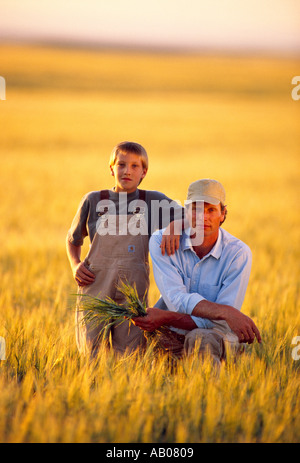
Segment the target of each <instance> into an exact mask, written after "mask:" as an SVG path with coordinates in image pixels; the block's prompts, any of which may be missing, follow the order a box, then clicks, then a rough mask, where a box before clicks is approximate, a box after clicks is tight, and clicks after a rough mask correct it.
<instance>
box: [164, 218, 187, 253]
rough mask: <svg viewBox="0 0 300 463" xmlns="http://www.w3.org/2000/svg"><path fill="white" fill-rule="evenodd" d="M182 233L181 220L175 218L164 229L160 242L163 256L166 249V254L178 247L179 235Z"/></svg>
mask: <svg viewBox="0 0 300 463" xmlns="http://www.w3.org/2000/svg"><path fill="white" fill-rule="evenodd" d="M181 234H182V221H181V220H175V221H173V222H171V223H170V224H169V225H168V226H167V227H166V229H165V231H164V233H163V235H162V240H161V244H160V248H161V253H162V255H163V256H164V255H165V252H166V251H167V254H168V256H170V255H171V254H175V252H176V251H177V250H178V249H179V243H180V236H181Z"/></svg>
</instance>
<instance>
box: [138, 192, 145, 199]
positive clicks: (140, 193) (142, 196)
mask: <svg viewBox="0 0 300 463" xmlns="http://www.w3.org/2000/svg"><path fill="white" fill-rule="evenodd" d="M139 199H142V200H143V201H145V200H146V191H145V190H139Z"/></svg>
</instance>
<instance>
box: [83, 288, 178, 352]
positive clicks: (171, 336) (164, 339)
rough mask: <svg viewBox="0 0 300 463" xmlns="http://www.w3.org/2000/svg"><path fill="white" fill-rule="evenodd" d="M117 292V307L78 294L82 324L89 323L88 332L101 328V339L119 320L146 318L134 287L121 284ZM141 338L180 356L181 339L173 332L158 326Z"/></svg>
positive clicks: (143, 304) (143, 305)
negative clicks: (122, 300) (119, 298)
mask: <svg viewBox="0 0 300 463" xmlns="http://www.w3.org/2000/svg"><path fill="white" fill-rule="evenodd" d="M118 290H119V291H120V292H121V293H122V294H123V295H124V298H125V303H124V304H117V303H116V302H115V301H114V300H113V299H112V298H110V297H108V296H107V297H105V298H104V299H101V298H100V297H97V296H91V295H89V294H80V297H81V298H82V299H81V303H80V307H81V309H80V310H82V311H84V317H83V319H82V322H83V323H86V324H89V326H90V327H91V328H92V329H93V328H96V327H97V326H99V325H100V324H101V325H103V328H102V330H103V332H104V333H103V334H104V337H105V336H107V334H108V333H109V329H110V328H111V327H112V326H113V325H115V324H117V323H120V321H121V322H122V321H124V320H125V319H128V320H132V319H133V318H134V317H145V316H146V315H147V310H146V302H145V297H144V299H143V301H140V299H139V296H138V293H137V290H136V287H135V286H131V285H129V284H128V283H124V282H122V284H121V285H120V286H119V287H118ZM145 336H146V338H147V340H148V341H151V342H154V343H155V346H156V347H157V348H160V349H162V350H163V351H166V352H168V353H170V354H172V355H174V356H176V357H180V355H181V351H182V340H181V339H180V336H179V335H177V333H175V332H174V331H171V330H170V329H169V328H167V327H160V328H157V329H156V330H155V331H153V332H151V333H150V332H145Z"/></svg>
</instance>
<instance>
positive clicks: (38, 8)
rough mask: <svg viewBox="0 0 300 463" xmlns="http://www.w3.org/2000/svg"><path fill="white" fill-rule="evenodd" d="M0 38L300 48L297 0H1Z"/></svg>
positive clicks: (291, 50)
mask: <svg viewBox="0 0 300 463" xmlns="http://www.w3.org/2000/svg"><path fill="white" fill-rule="evenodd" d="M0 39H2V40H3V39H6V40H7V39H19V40H26V39H31V40H32V39H36V40H42V41H45V40H46V41H49V40H55V41H62V42H63V41H68V42H70V41H75V42H83V43H100V44H110V45H114V44H115V45H118V44H122V45H131V46H132V45H133V46H135V45H137V46H147V47H176V48H180V47H183V48H192V49H210V48H213V49H235V50H241V49H246V50H264V51H265V50H267V51H275V52H277V51H279V52H284V53H297V54H298V53H300V0H205V1H204V0H147V1H144V0H0Z"/></svg>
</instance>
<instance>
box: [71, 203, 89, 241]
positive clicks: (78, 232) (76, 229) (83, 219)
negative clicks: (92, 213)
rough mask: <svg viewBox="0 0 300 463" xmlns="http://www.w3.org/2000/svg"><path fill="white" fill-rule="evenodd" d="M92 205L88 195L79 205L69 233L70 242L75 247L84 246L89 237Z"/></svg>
mask: <svg viewBox="0 0 300 463" xmlns="http://www.w3.org/2000/svg"><path fill="white" fill-rule="evenodd" d="M89 210H90V204H89V201H88V195H85V196H84V197H83V198H82V199H81V201H80V204H79V207H78V209H77V212H76V214H75V217H74V219H73V221H72V224H71V228H70V229H69V231H68V240H69V241H70V243H71V244H73V245H74V246H82V245H83V241H84V238H85V237H86V236H87V235H88V231H87V219H88V216H89Z"/></svg>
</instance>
